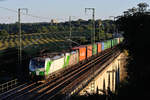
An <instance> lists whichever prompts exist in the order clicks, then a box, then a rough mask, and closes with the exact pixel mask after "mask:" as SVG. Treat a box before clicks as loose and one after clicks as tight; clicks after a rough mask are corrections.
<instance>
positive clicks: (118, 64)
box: [71, 53, 127, 95]
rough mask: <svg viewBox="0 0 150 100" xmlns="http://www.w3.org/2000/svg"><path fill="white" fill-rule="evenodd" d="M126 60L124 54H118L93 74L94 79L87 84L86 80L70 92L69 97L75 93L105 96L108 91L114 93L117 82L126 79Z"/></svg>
mask: <svg viewBox="0 0 150 100" xmlns="http://www.w3.org/2000/svg"><path fill="white" fill-rule="evenodd" d="M126 58H127V57H126V56H125V54H124V53H120V54H119V55H118V56H117V57H115V59H110V61H108V62H106V63H105V64H104V65H102V66H101V68H103V69H99V70H97V71H95V73H93V74H95V77H94V78H92V80H91V81H90V82H88V79H87V80H85V81H84V82H82V83H81V84H80V85H79V86H78V87H76V88H75V89H74V90H73V91H72V92H71V95H73V94H75V93H78V94H79V95H88V94H92V93H98V94H104V93H106V94H107V92H108V91H111V92H113V93H115V90H116V89H117V88H118V84H119V82H120V81H122V80H123V79H124V78H125V77H126V68H125V65H126ZM91 70H92V69H91ZM92 76H93V75H91V77H92Z"/></svg>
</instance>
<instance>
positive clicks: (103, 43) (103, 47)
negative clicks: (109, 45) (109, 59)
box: [102, 42, 104, 51]
mask: <svg viewBox="0 0 150 100" xmlns="http://www.w3.org/2000/svg"><path fill="white" fill-rule="evenodd" d="M103 50H104V42H102V51H103Z"/></svg>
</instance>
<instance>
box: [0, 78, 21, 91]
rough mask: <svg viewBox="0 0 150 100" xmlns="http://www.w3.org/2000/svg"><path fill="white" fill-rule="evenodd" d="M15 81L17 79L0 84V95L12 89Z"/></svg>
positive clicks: (15, 83)
mask: <svg viewBox="0 0 150 100" xmlns="http://www.w3.org/2000/svg"><path fill="white" fill-rule="evenodd" d="M17 80H18V79H14V80H11V81H8V82H6V83H3V84H0V93H2V92H4V91H7V90H9V89H11V88H13V86H15V85H17V83H18V82H17Z"/></svg>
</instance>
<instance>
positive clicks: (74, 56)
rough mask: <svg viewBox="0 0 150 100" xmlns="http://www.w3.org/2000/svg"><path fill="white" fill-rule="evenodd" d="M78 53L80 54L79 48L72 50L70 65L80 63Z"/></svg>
mask: <svg viewBox="0 0 150 100" xmlns="http://www.w3.org/2000/svg"><path fill="white" fill-rule="evenodd" d="M78 55H79V54H78V50H76V51H72V52H71V55H70V60H69V66H72V65H75V64H77V63H78V61H79V59H78V57H79V56H78Z"/></svg>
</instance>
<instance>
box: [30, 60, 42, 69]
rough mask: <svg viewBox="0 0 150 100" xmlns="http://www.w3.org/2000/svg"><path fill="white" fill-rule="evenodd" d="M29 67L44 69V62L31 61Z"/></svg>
mask: <svg viewBox="0 0 150 100" xmlns="http://www.w3.org/2000/svg"><path fill="white" fill-rule="evenodd" d="M31 66H32V67H33V68H44V66H45V60H43V59H32V60H31Z"/></svg>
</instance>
